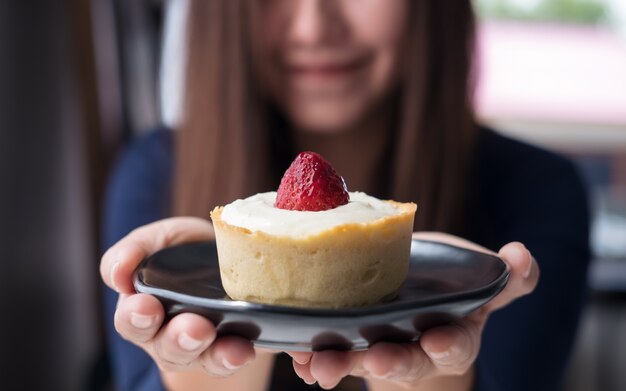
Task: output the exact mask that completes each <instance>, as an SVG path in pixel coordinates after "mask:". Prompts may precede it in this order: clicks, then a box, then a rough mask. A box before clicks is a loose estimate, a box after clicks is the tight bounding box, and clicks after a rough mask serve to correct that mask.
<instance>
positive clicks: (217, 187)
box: [174, 0, 476, 232]
mask: <svg viewBox="0 0 626 391" xmlns="http://www.w3.org/2000/svg"><path fill="white" fill-rule="evenodd" d="M247 2H248V0H194V1H192V3H191V10H190V19H191V20H190V24H189V30H188V40H189V41H188V42H189V47H188V58H187V61H188V63H187V64H188V65H187V83H186V93H185V104H184V106H185V112H184V116H183V122H182V125H181V131H180V132H178V134H177V135H176V139H177V158H176V169H175V182H174V184H175V187H174V212H175V213H176V214H179V215H196V216H201V217H207V216H208V212H209V211H210V210H211V209H212V208H213V207H214V206H216V205H223V204H225V203H228V202H230V201H232V200H234V199H236V198H241V197H245V196H248V195H251V194H254V193H256V192H259V191H269V190H272V186H275V183H274V182H275V178H276V173H275V172H274V171H275V164H274V163H273V159H276V156H273V153H275V150H274V149H273V148H272V144H271V140H272V137H274V138H276V134H277V133H276V132H277V129H270V125H269V122H270V121H269V118H270V114H269V113H268V108H267V107H268V105H267V104H266V102H263V101H262V100H261V99H260V98H259V96H260V94H259V93H258V92H257V87H256V85H255V83H254V81H253V80H252V78H251V71H250V69H249V64H250V62H251V61H250V55H249V52H250V50H249V49H250V48H249V45H250V43H249V41H248V33H247V31H246V28H247V23H246V22H245V18H246V17H247V15H246V13H247V6H246V3H247ZM409 4H410V7H411V12H410V13H409V15H408V17H409V18H410V20H409V28H408V36H407V37H406V38H407V39H406V40H405V41H406V47H405V48H404V50H405V56H404V58H406V64H405V65H406V66H405V67H404V72H405V75H404V77H403V78H402V80H403V83H402V86H401V87H400V94H399V96H400V104H399V105H398V122H397V124H398V127H397V129H395V130H394V132H395V133H394V134H395V141H394V145H393V146H392V149H393V150H392V154H391V155H392V159H391V162H390V167H389V171H390V172H389V175H390V178H391V183H390V192H389V195H390V197H392V198H394V199H396V200H400V201H409V200H411V201H415V202H416V203H418V205H419V211H418V213H417V215H416V228H417V229H434V230H446V231H452V232H456V231H458V227H459V224H460V223H461V221H462V218H463V214H462V210H463V205H462V198H461V195H462V194H463V192H462V190H463V187H464V185H465V177H466V176H467V173H468V169H469V165H470V161H471V151H472V148H473V144H474V139H475V135H476V126H475V123H474V119H473V115H472V110H471V105H470V94H471V92H472V88H471V80H472V78H471V69H472V53H473V48H474V16H473V12H472V7H471V2H470V0H465V1H458V0H424V1H410V2H409Z"/></svg>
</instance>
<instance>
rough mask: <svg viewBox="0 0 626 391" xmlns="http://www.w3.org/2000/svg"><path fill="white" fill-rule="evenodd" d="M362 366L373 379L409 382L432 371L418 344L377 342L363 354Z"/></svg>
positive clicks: (428, 360) (417, 379)
mask: <svg viewBox="0 0 626 391" xmlns="http://www.w3.org/2000/svg"><path fill="white" fill-rule="evenodd" d="M362 365H363V369H364V370H366V371H367V372H368V373H369V374H370V376H372V377H373V378H376V379H388V380H398V381H404V380H405V379H409V380H410V381H411V382H417V381H419V380H420V379H421V378H424V377H426V376H428V375H429V374H430V371H432V369H433V367H432V364H431V362H430V359H429V357H428V356H427V355H426V353H424V351H423V350H422V348H421V347H420V345H419V344H418V343H412V344H397V343H388V342H379V343H377V344H375V345H373V346H371V347H370V348H369V350H367V351H366V352H365V354H364V356H363V361H362Z"/></svg>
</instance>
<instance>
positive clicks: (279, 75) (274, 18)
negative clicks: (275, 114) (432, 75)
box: [251, 0, 408, 133]
mask: <svg viewBox="0 0 626 391" xmlns="http://www.w3.org/2000/svg"><path fill="white" fill-rule="evenodd" d="M407 12H408V2H407V1H406V0H257V1H256V2H255V9H254V10H253V13H252V15H253V17H252V28H251V33H252V43H253V60H254V61H253V62H254V68H255V76H256V77H258V78H259V79H260V83H261V86H262V87H263V88H264V90H265V92H266V94H267V95H269V97H270V98H271V99H273V100H274V101H275V102H276V103H277V104H278V106H279V107H280V108H281V109H282V110H283V111H284V112H285V113H286V115H287V117H288V118H289V119H290V120H291V122H292V123H293V124H294V126H296V127H298V128H301V129H304V130H307V131H313V132H322V133H332V132H338V131H341V130H343V129H349V128H352V127H354V126H356V125H358V124H359V123H361V121H364V120H365V119H366V118H367V115H368V113H371V112H372V110H373V109H375V107H376V106H377V105H378V104H379V103H380V102H381V101H382V100H383V99H385V98H386V97H387V96H388V95H389V93H390V90H391V89H392V88H393V87H394V86H395V85H396V84H397V83H398V73H399V72H398V63H399V52H400V47H401V41H402V38H403V36H404V32H405V28H406V19H407V18H406V15H407Z"/></svg>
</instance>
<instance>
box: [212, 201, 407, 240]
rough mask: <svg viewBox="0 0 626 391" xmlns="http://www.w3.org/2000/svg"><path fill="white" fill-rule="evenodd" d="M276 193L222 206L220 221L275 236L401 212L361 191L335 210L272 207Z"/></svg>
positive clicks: (368, 220) (300, 234)
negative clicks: (314, 210)
mask: <svg viewBox="0 0 626 391" xmlns="http://www.w3.org/2000/svg"><path fill="white" fill-rule="evenodd" d="M275 200H276V192H274V191H273V192H268V193H259V194H255V195H253V196H250V197H248V198H246V199H243V200H236V201H234V202H232V203H230V204H228V205H226V206H225V207H224V210H223V211H222V220H224V221H225V222H226V223H228V224H230V225H234V226H237V227H242V228H246V229H249V230H250V231H262V232H265V233H268V234H271V235H277V236H308V235H313V234H315V233H318V232H321V231H324V230H327V229H329V228H333V227H336V226H338V225H343V224H349V223H368V222H371V221H374V220H377V219H379V218H381V217H385V216H390V215H396V214H399V213H400V212H399V211H398V210H397V209H396V208H395V207H394V206H393V205H391V204H389V203H387V202H384V201H381V200H379V199H378V198H375V197H372V196H369V195H367V194H365V193H361V192H351V193H350V202H348V203H347V204H346V205H341V206H339V207H337V208H334V209H329V210H324V211H319V212H307V211H294V210H285V209H279V208H276V207H275V206H274V201H275Z"/></svg>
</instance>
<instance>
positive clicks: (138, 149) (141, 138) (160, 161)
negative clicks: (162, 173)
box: [118, 128, 173, 169]
mask: <svg viewBox="0 0 626 391" xmlns="http://www.w3.org/2000/svg"><path fill="white" fill-rule="evenodd" d="M172 144H173V134H172V131H171V130H168V129H165V128H156V129H153V130H150V131H148V132H146V133H143V134H140V135H138V136H136V137H135V138H133V139H132V140H131V141H130V142H129V143H128V145H126V146H125V147H124V148H123V150H122V154H121V155H120V159H119V162H118V166H119V165H126V166H128V165H133V164H140V163H141V162H146V161H150V162H151V163H157V167H155V168H157V169H158V168H159V167H165V166H166V164H170V165H171V161H172Z"/></svg>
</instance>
